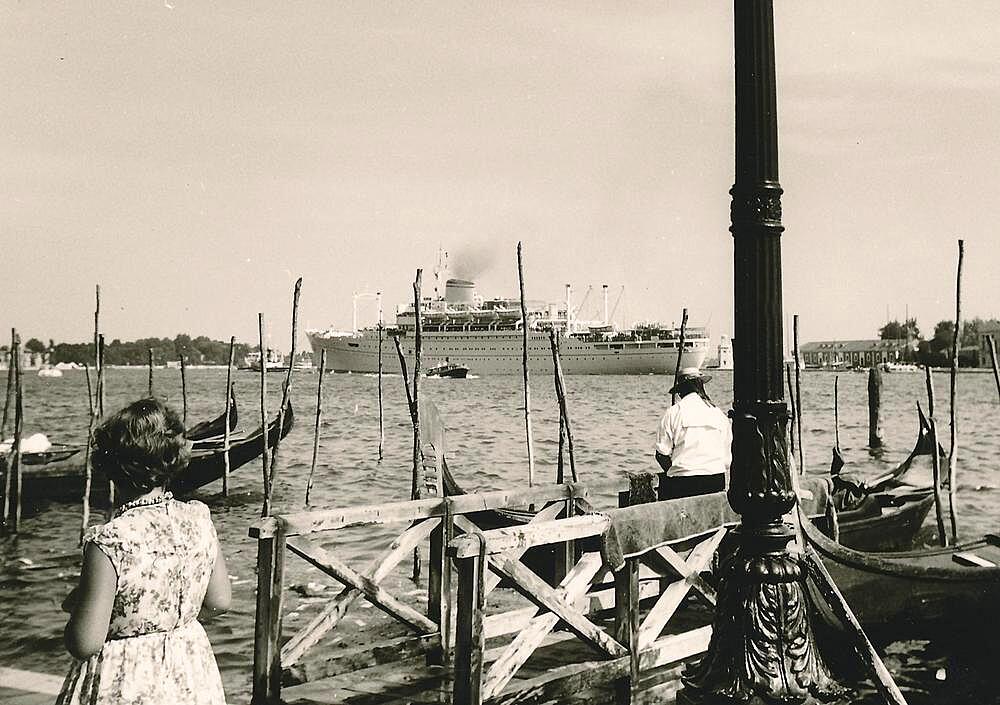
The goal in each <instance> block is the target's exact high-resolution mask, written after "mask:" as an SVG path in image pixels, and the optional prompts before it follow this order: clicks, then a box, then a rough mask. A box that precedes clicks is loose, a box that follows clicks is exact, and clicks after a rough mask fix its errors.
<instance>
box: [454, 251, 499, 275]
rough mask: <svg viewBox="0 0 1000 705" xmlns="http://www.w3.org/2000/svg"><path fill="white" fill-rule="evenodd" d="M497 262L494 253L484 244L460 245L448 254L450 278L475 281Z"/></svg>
mask: <svg viewBox="0 0 1000 705" xmlns="http://www.w3.org/2000/svg"><path fill="white" fill-rule="evenodd" d="M496 261H497V256H496V253H495V252H494V251H493V248H492V247H491V246H490V245H487V244H485V243H482V244H472V245H461V246H459V247H458V248H456V249H453V250H451V251H450V252H449V253H448V269H449V270H451V276H453V277H457V278H459V279H468V280H469V281H476V280H477V279H478V278H479V277H480V275H482V274H485V273H486V272H487V271H489V269H490V268H491V267H492V266H493V264H494V263H495V262H496Z"/></svg>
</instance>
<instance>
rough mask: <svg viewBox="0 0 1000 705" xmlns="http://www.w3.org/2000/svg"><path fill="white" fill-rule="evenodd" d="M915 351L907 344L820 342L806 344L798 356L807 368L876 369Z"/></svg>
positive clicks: (897, 342) (852, 341)
mask: <svg viewBox="0 0 1000 705" xmlns="http://www.w3.org/2000/svg"><path fill="white" fill-rule="evenodd" d="M915 350H916V343H915V342H911V343H909V344H908V343H907V342H906V341H905V340H821V341H819V342H815V343H805V344H804V345H803V346H802V347H801V348H800V349H799V354H800V355H801V356H802V361H803V363H804V364H805V365H806V366H807V367H874V366H875V365H879V364H881V363H883V362H899V361H900V360H905V359H907V358H908V357H909V356H910V355H911V354H912V353H913V352H914V351H915Z"/></svg>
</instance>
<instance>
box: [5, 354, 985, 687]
mask: <svg viewBox="0 0 1000 705" xmlns="http://www.w3.org/2000/svg"><path fill="white" fill-rule="evenodd" d="M714 375H715V379H714V380H713V381H712V382H711V383H710V384H709V390H710V393H711V394H712V395H713V397H714V398H715V400H716V401H717V402H718V403H719V405H720V406H722V407H724V408H725V407H728V406H729V405H730V404H731V401H732V373H729V372H718V371H717V372H715V373H714ZM107 376H108V378H107V389H108V394H107V399H108V403H107V408H109V409H115V408H118V407H120V406H122V405H123V404H125V403H127V402H129V401H131V400H134V399H136V398H138V397H140V396H143V395H145V392H146V384H147V372H146V370H145V369H138V368H137V369H109V370H108V373H107ZM318 377H319V376H318V375H317V374H308V373H303V374H299V373H296V376H295V379H294V381H293V391H292V400H293V404H294V406H295V410H296V425H295V428H294V429H293V430H292V431H291V433H290V434H289V436H288V437H287V438H286V439H285V441H284V442H283V444H282V446H281V451H280V463H279V466H280V471H279V473H280V474H279V478H278V483H277V489H276V495H275V511H276V512H278V513H280V512H283V511H298V510H301V509H303V508H304V501H303V500H304V494H305V487H306V479H307V475H308V472H309V465H310V460H311V456H312V439H313V424H314V419H315V416H314V415H315V409H316V383H317V380H318ZM837 377H839V404H838V406H839V420H840V423H839V426H840V445H841V448H842V450H843V452H844V455H845V456H846V458H847V459H848V461H849V463H850V465H851V466H852V467H851V469H852V471H857V472H859V473H863V474H869V473H870V474H873V475H874V474H876V473H878V472H879V471H883V470H885V469H888V468H890V467H892V466H893V465H894V464H896V463H897V462H899V461H900V460H902V459H903V458H904V457H905V456H906V454H907V453H908V451H909V450H910V448H911V447H912V445H913V442H914V440H915V438H916V432H917V421H916V412H915V405H916V402H917V400H924V399H925V398H926V393H925V389H924V376H923V374H914V373H895V374H885V375H884V377H883V379H884V388H883V409H882V416H883V433H884V438H885V442H886V448H885V451H884V453H883V454H882V455H881V457H879V458H873V457H871V456H870V454H869V452H868V450H867V448H866V446H867V440H868V433H867V413H868V412H867V396H866V394H867V392H866V390H867V375H864V374H856V373H850V372H846V373H840V374H839V375H837ZM225 379H226V372H225V370H224V369H189V370H188V379H187V387H188V390H189V411H188V413H189V418H190V419H191V420H192V422H194V421H199V420H202V419H206V418H209V417H212V416H215V415H217V414H219V413H221V411H222V409H223V408H224V403H225V402H224V388H225ZM234 379H235V381H236V394H237V399H238V408H239V414H240V424H239V425H240V428H241V429H242V430H246V431H250V430H252V429H253V428H255V427H256V426H257V425H259V423H260V405H259V391H258V390H259V386H258V385H259V376H258V375H257V374H252V373H250V372H238V373H234ZM282 379H283V376H281V375H277V374H272V375H270V376H269V379H268V386H269V392H270V394H269V397H270V398H269V409H271V410H272V411H273V410H274V409H276V408H277V406H278V403H279V397H280V383H281V380H282ZM834 379H835V375H834V374H832V373H828V372H806V373H804V375H803V389H802V397H803V409H804V414H803V415H804V422H803V431H804V433H803V440H804V450H805V463H806V466H807V468H809V469H810V471H811V472H817V473H823V472H826V469H827V468H828V467H829V463H830V449H831V447H832V445H833V441H834V413H833V407H834V404H833V400H834ZM24 381H25V392H24V394H25V396H24V399H25V402H24V417H25V426H24V429H25V432H26V434H28V433H35V432H42V433H45V434H47V435H48V436H49V438H50V439H51V440H52V441H53V442H62V443H81V442H84V441H85V436H86V425H87V399H86V381H85V377H84V373H83V372H82V371H67V372H66V373H65V374H64V376H63V377H61V378H38V377H36V376H35V375H34V374H33V373H26V375H25V378H24ZM377 384H378V380H377V378H376V377H375V376H374V375H350V374H343V375H327V376H326V378H325V383H324V386H325V389H324V395H323V396H324V401H323V414H324V419H323V424H322V440H321V443H320V455H319V467H318V469H317V471H316V478H315V487H314V489H313V496H312V504H313V506H314V507H318V508H324V507H325V508H333V507H338V506H348V505H355V504H362V503H377V502H388V501H398V500H403V499H406V498H408V496H409V487H410V463H411V453H412V446H411V443H412V431H411V428H410V423H409V419H408V416H407V412H406V409H405V395H404V391H403V386H402V380H401V378H400V377H398V376H386V377H385V378H384V379H383V390H384V406H385V412H384V418H385V424H384V425H385V446H384V458H383V460H382V461H381V462H379V460H378V398H377ZM935 385H936V392H937V397H938V405H937V407H938V408H937V415H938V417H939V419H941V422H940V428H941V434H942V443H943V444H944V445H945V447H946V448H947V447H948V433H947V418H948V413H949V407H948V376H947V375H945V374H940V373H939V374H936V375H935ZM567 386H568V390H567V392H568V404H569V409H570V415H571V418H572V422H573V432H574V438H575V446H576V457H577V467H578V470H579V474H580V479H581V481H584V482H586V481H587V480H592V479H596V478H603V477H608V476H611V475H613V474H615V473H623V472H626V471H628V472H641V471H651V470H653V469H655V467H654V466H655V463H653V460H652V447H653V443H654V440H655V429H656V424H657V420H658V417H659V415H660V414H661V413H662V412H663V410H664V409H665V407H666V405H667V404H669V395H668V394H667V393H666V392H667V389H668V388H669V386H670V378H668V377H662V376H638V377H628V376H626V377H618V376H615V377H575V376H574V377H569V378H567ZM155 388H156V392H157V394H158V395H160V396H162V397H164V398H166V399H167V400H168V401H169V402H170V403H172V404H174V405H176V407H177V408H178V409H180V406H181V391H180V390H181V385H180V375H179V371H178V370H172V369H171V370H167V369H160V370H157V371H156V375H155ZM420 394H421V395H422V396H424V395H426V396H427V397H430V398H432V399H433V400H434V401H435V402H436V403H437V405H438V406H439V408H440V410H441V413H442V415H443V417H444V419H445V422H446V424H447V425H448V428H449V431H448V441H449V444H448V445H449V461H450V462H449V464H450V466H451V467H452V469H453V472H454V473H455V475H456V476H457V477H458V479H459V481H460V482H462V483H463V485H464V486H466V487H467V488H470V489H472V488H475V489H484V490H485V489H500V488H504V487H511V486H517V485H524V484H525V483H526V481H527V480H526V474H527V471H526V467H527V460H526V451H525V431H524V418H523V410H522V409H523V396H522V394H523V392H522V389H521V380H520V378H519V377H508V376H499V377H483V378H475V377H472V378H469V379H466V380H448V379H424V380H421V383H420ZM957 396H958V404H957V412H958V425H957V428H958V449H959V450H958V458H959V461H958V477H959V503H960V504H959V507H960V512H959V522H960V527H961V533H962V535H963V536H964V537H967V538H970V537H974V536H976V535H977V534H979V535H981V534H982V533H983V532H986V531H994V530H995V529H996V527H997V524H998V523H1000V493H998V492H997V487H998V486H1000V460H998V455H1000V454H998V451H1000V443H998V439H1000V406H998V404H997V392H996V389H995V387H994V383H993V378H992V376H991V375H986V374H975V373H967V374H961V375H959V377H958V393H957ZM531 398H532V420H533V425H534V439H535V455H536V473H537V478H538V481H539V482H547V481H551V480H552V479H554V476H555V461H556V449H557V433H558V423H557V420H558V416H557V410H556V403H555V396H554V391H553V387H552V381H551V379H549V378H542V377H537V376H536V377H533V378H532V397H531ZM231 487H232V492H231V494H230V496H229V497H228V498H225V497H222V496H221V487H220V486H219V485H218V483H216V484H215V485H211V486H209V487H207V488H204V489H203V490H202V491H200V492H199V493H198V495H197V497H198V498H199V499H201V500H202V501H204V502H206V503H207V504H208V505H209V506H210V507H211V509H212V514H213V517H214V520H215V523H216V526H217V528H218V530H219V535H220V538H221V540H222V542H223V548H224V551H225V554H226V558H227V561H228V568H229V573H230V578H231V581H232V584H233V593H234V606H233V609H232V611H231V612H229V613H228V614H227V615H225V616H223V617H221V618H219V619H217V620H215V621H214V622H211V623H210V624H208V625H207V627H206V628H207V630H208V632H209V636H210V637H211V639H212V642H213V645H214V648H215V652H216V656H217V659H218V662H219V666H220V669H221V670H222V673H223V680H224V682H225V686H226V691H227V695H228V697H229V700H230V702H236V703H239V702H247V701H248V700H249V691H250V689H249V681H250V664H251V659H252V652H253V648H252V644H253V613H254V590H255V585H256V579H255V575H254V570H255V560H256V544H255V542H254V541H252V540H251V539H249V538H248V537H247V529H248V527H249V526H250V525H251V523H253V522H254V520H255V519H256V518H257V517H258V516H259V514H260V505H261V500H262V494H261V491H260V488H261V464H260V461H259V460H258V461H255V462H252V463H250V464H248V465H246V466H244V467H243V468H241V469H239V470H238V471H237V472H236V473H235V474H234V475H233V476H232V481H231ZM610 501H611V499H610V498H608V503H609V504H610ZM79 523H80V507H79V506H76V505H65V504H50V505H43V506H40V507H37V508H33V509H30V510H29V511H27V512H26V516H25V518H24V520H23V523H22V532H21V534H20V535H19V536H17V537H0V664H2V665H5V666H11V667H16V668H23V669H29V670H35V671H42V672H47V673H53V674H62V673H64V672H65V671H66V669H67V668H68V665H69V658H70V657H69V656H68V655H67V654H66V653H65V651H64V650H63V647H62V629H63V626H64V624H65V614H63V613H62V612H61V611H60V608H59V605H60V603H61V601H62V599H63V598H64V597H65V595H66V593H68V592H69V590H70V589H71V588H72V587H73V586H74V585H75V582H76V579H77V576H78V574H79V558H80V554H79V549H78V548H77V545H76V540H77V534H78V531H79ZM399 530H400V528H399V527H394V526H390V527H386V528H375V529H371V528H369V529H365V530H348V531H344V532H338V533H339V534H340V535H338V536H330V537H327V538H325V539H324V541H321V544H322V545H324V546H327V547H330V548H334V547H335V548H336V551H337V555H338V556H339V557H342V558H344V559H345V560H347V561H348V563H351V564H352V565H355V566H363V565H365V563H366V562H367V561H370V560H371V559H372V558H374V557H375V556H376V555H377V554H378V553H379V552H380V551H381V550H383V548H384V547H385V546H386V545H387V544H388V543H389V541H391V539H392V538H393V537H394V536H395V534H396V533H398V531H399ZM334 539H336V542H334ZM286 566H287V573H286V584H290V585H291V586H292V590H290V591H289V593H288V596H287V598H286V601H285V634H286V635H289V634H291V633H293V632H294V631H295V630H296V629H297V628H298V627H300V626H302V625H304V624H305V623H306V622H307V621H308V620H309V619H310V618H311V616H312V615H313V614H314V613H315V611H316V610H318V609H319V607H320V605H321V604H322V595H323V594H326V595H331V594H333V590H334V589H336V588H335V586H334V585H333V584H332V582H333V581H331V580H330V579H327V578H325V577H324V576H323V575H322V574H321V573H319V572H318V571H316V570H314V569H311V568H309V567H308V566H306V564H305V563H303V562H302V561H299V560H297V559H296V558H294V557H290V558H288V560H287V562H286ZM408 572H409V570H408V566H407V565H405V564H404V565H402V566H400V568H399V569H397V571H396V574H395V575H394V576H393V577H392V578H390V580H389V581H388V582H387V583H386V585H387V586H388V587H389V589H390V590H391V591H393V592H395V593H397V594H398V593H404V594H405V593H410V594H412V595H414V596H416V595H417V594H418V593H419V592H423V591H425V585H424V584H420V585H416V584H414V583H412V582H410V581H409V579H408V578H407V577H406V575H407V574H408ZM386 622H387V618H386V617H385V616H384V615H383V614H382V613H381V612H379V611H378V610H376V609H373V608H372V607H371V606H370V605H368V604H367V603H363V601H360V600H359V601H358V602H356V603H355V604H354V606H353V607H352V608H351V609H350V610H349V611H348V613H347V617H346V619H345V621H344V622H343V623H342V625H341V627H338V630H337V631H336V632H335V633H334V634H333V635H329V636H328V637H327V638H326V640H325V641H324V642H321V646H320V647H318V648H321V649H339V648H343V647H344V646H346V645H349V644H350V643H351V641H352V640H353V639H356V638H357V637H358V634H359V633H360V632H362V630H365V631H367V630H370V629H381V628H382V627H383V626H384V625H385V624H386ZM973 651H974V650H973ZM886 663H887V665H888V666H889V667H890V669H891V670H892V671H893V672H894V674H895V676H896V678H897V682H898V683H899V684H900V685H901V687H902V688H903V690H904V693H905V694H906V696H907V699H908V701H909V702H910V703H911V705H917V704H918V703H937V704H941V703H953V704H954V705H959V704H962V705H964V704H966V703H968V704H971V703H983V702H1000V700H997V699H996V697H997V696H996V695H995V693H996V692H997V690H998V688H997V685H998V683H997V680H996V678H997V675H996V673H995V671H996V669H995V668H993V669H991V670H990V672H987V669H986V667H985V664H977V663H975V662H974V661H970V660H969V659H968V658H966V657H965V656H960V655H957V654H954V653H949V651H948V649H947V648H945V647H944V646H943V645H940V644H933V643H927V642H914V641H909V642H902V643H897V644H893V645H891V646H889V647H888V649H887V652H886ZM857 702H865V703H869V702H870V703H876V702H880V700H879V698H878V697H877V696H875V694H874V693H872V692H869V691H867V690H866V689H864V688H862V689H861V693H860V694H859V696H858V699H857Z"/></svg>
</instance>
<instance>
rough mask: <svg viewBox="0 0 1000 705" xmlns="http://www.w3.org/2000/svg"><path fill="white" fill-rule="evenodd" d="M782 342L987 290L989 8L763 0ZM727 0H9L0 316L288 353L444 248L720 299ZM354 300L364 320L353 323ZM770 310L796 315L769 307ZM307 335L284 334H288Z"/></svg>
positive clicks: (392, 292)
mask: <svg viewBox="0 0 1000 705" xmlns="http://www.w3.org/2000/svg"><path fill="white" fill-rule="evenodd" d="M775 4H776V7H775V31H776V55H777V79H778V120H779V149H780V180H781V184H782V186H783V188H784V190H785V194H784V196H783V199H782V206H783V222H784V225H785V228H786V231H785V235H784V236H783V239H782V258H783V286H784V291H783V299H784V311H785V314H786V317H788V318H789V319H790V317H791V315H792V314H798V315H799V317H800V331H801V332H800V336H801V339H802V340H803V341H809V340H821V339H833V338H865V337H874V335H875V333H876V331H877V329H878V328H879V327H880V326H881V325H883V324H884V323H885V321H886V319H887V316H888V317H891V318H898V319H902V318H903V317H904V315H905V313H906V312H908V313H909V314H910V315H911V316H913V317H916V319H917V321H918V323H919V324H920V327H921V329H922V331H923V332H925V333H926V334H930V333H931V332H932V331H933V326H934V324H935V323H936V322H937V321H939V320H942V319H948V318H953V317H954V315H955V277H956V265H957V259H958V246H957V241H958V239H959V238H962V239H964V240H965V250H966V254H965V261H964V269H963V277H962V309H963V316H967V317H971V316H981V317H993V316H997V317H1000V278H998V277H997V276H996V275H995V274H994V272H993V271H992V270H993V267H994V265H995V264H996V263H997V262H998V261H1000V236H998V234H997V232H996V230H995V228H996V227H997V223H998V222H1000V197H998V194H1000V169H998V168H997V165H998V164H1000V138H998V136H997V135H998V132H997V128H996V126H997V125H998V124H1000V5H997V4H996V3H992V2H972V1H963V2H954V0H937V1H934V2H920V1H918V0H905V1H896V0H892V1H890V0H881V1H880V2H878V3H872V2H858V1H843V0H837V1H836V2H835V1H834V0H827V1H824V2H819V1H794V2H793V1H791V0H785V1H781V0H779V2H776V3H775ZM732 43H733V27H732V4H731V3H728V2H704V0H691V1H683V2H681V1H679V0H666V1H664V0H656V1H655V2H643V1H636V2H629V3H618V2H608V3H593V2H576V1H574V2H545V3H537V2H504V3H461V2H443V1H436V2H406V3H401V2H371V3H369V2H364V3H362V2H357V3H350V2H337V3H330V2H315V3H310V2H301V3H255V2H240V3H232V2H221V1H220V2H215V3H211V4H206V3H193V2H188V1H186V0H167V1H166V2H164V1H163V0H161V1H160V2H152V1H150V2H133V3H90V2H82V3H70V2H59V3H57V2H52V3H35V2H15V1H14V0H11V1H10V2H5V3H2V4H0V65H2V66H3V67H4V71H3V74H4V75H3V78H2V79H0V81H2V83H3V86H4V90H3V99H2V100H0V154H2V155H3V159H0V250H2V252H3V258H2V262H3V269H4V272H3V276H2V280H0V281H2V283H0V330H5V329H9V328H10V327H12V326H16V327H17V328H18V330H19V331H20V332H21V334H22V337H24V338H28V337H32V336H34V337H39V338H42V339H45V340H47V339H49V338H53V339H55V340H57V341H85V340H88V339H89V338H90V337H91V336H92V331H93V310H94V287H95V285H96V284H100V286H101V294H102V320H101V328H102V331H103V332H104V333H105V335H106V337H107V338H108V339H109V340H111V339H114V338H120V339H122V340H131V339H135V338H139V337H147V336H157V337H168V336H169V337H172V336H173V335H175V334H177V333H179V332H185V333H190V334H192V335H208V336H210V337H213V338H216V339H220V340H226V339H228V338H229V336H230V335H235V336H236V337H237V338H238V339H239V340H243V341H254V340H256V338H257V314H258V312H262V313H264V315H265V319H266V321H267V327H268V334H269V336H270V338H271V342H272V345H273V346H274V347H278V348H282V349H285V350H287V349H288V347H289V345H288V341H289V337H290V319H291V301H292V288H293V284H294V281H295V279H296V278H297V277H299V276H301V277H302V278H303V282H304V283H303V287H302V300H301V312H300V325H301V328H302V329H303V330H304V329H306V328H326V327H328V326H330V325H335V326H337V327H339V328H348V329H349V328H350V326H351V322H352V308H351V298H352V293H353V292H355V291H370V292H374V291H376V290H381V291H383V292H384V297H385V302H386V303H385V307H386V311H387V313H389V314H391V311H392V310H393V307H394V306H395V304H397V303H402V302H405V301H408V300H410V299H411V297H412V289H411V286H412V282H413V279H414V275H415V270H416V269H417V268H418V267H423V268H424V270H425V276H424V282H425V285H424V286H425V291H426V290H427V289H428V288H429V287H430V282H431V281H432V276H431V270H432V268H433V266H434V264H435V261H436V257H437V251H438V249H439V248H444V249H446V250H448V251H449V252H450V253H451V262H452V264H453V265H454V268H455V269H456V270H462V271H459V272H457V273H459V274H464V275H466V276H469V277H472V278H475V279H476V281H477V285H478V290H479V292H480V293H481V294H483V295H486V296H488V297H491V296H497V295H507V296H515V295H516V294H517V287H518V283H517V282H518V280H517V263H516V262H517V261H516V246H517V243H518V242H519V241H521V242H523V248H524V270H525V288H526V292H527V295H528V297H529V298H532V299H548V300H552V301H559V300H562V298H563V296H564V285H565V284H567V283H571V284H572V285H573V288H574V291H575V292H577V293H576V295H575V296H576V300H577V301H579V298H580V297H582V296H583V293H584V292H585V291H586V289H587V287H588V286H593V287H594V289H595V291H594V293H592V294H591V295H590V297H589V298H588V299H587V303H586V305H585V307H584V310H583V311H582V312H581V315H583V316H585V317H588V316H589V317H596V316H597V313H598V309H599V307H600V299H601V297H600V286H601V285H602V284H608V286H609V289H610V291H611V298H612V304H614V301H615V300H616V299H618V292H619V290H620V289H621V287H622V286H624V294H623V295H622V296H621V301H620V303H619V305H618V307H617V309H616V314H617V315H616V317H617V318H618V320H620V321H621V320H625V321H626V322H631V321H635V320H646V321H651V320H656V321H660V322H664V323H667V322H670V321H676V322H679V320H680V315H681V310H682V308H684V307H687V308H688V309H689V312H690V320H691V322H692V324H699V325H708V327H709V328H710V330H711V332H712V334H713V336H714V337H717V336H718V335H720V334H730V333H731V331H732V327H733V325H732V317H733V300H732V299H733V286H732V278H733V271H732V241H731V235H730V234H729V232H728V227H729V200H730V199H729V195H728V191H729V189H730V187H731V186H732V182H733V174H734V168H733V129H734V127H733V49H732ZM374 316H375V307H374V303H373V302H372V300H370V299H366V300H363V301H362V302H361V304H360V308H359V317H360V321H361V323H370V322H372V321H373V320H374ZM789 338H790V335H789ZM299 345H300V346H301V345H305V338H304V336H300V342H299Z"/></svg>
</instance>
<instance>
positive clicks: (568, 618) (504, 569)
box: [490, 519, 626, 656]
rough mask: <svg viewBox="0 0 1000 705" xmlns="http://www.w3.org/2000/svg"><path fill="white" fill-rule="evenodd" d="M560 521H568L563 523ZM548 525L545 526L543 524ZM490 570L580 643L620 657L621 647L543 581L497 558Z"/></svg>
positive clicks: (518, 563) (506, 560)
mask: <svg viewBox="0 0 1000 705" xmlns="http://www.w3.org/2000/svg"><path fill="white" fill-rule="evenodd" d="M562 521H571V520H569V519H563V520H562ZM546 523H548V522H546ZM490 569H491V570H494V571H499V572H500V573H501V574H502V575H503V577H505V578H507V579H509V580H510V581H511V583H512V586H513V587H514V589H515V590H517V591H518V592H519V593H521V594H522V595H524V596H525V597H526V598H528V599H529V600H530V601H531V602H533V603H535V604H536V605H537V606H538V607H541V608H542V609H545V610H549V611H551V612H555V613H556V615H558V617H559V618H560V619H562V621H564V622H565V623H566V626H567V627H569V629H570V630H572V631H573V632H574V633H575V634H576V635H577V636H578V637H580V639H582V640H583V641H585V642H587V643H588V644H590V645H591V646H593V647H594V648H596V649H598V650H599V651H602V652H604V653H605V654H608V655H609V656H621V655H623V654H624V653H626V651H625V647H624V646H622V645H621V644H619V643H618V642H617V641H615V640H614V639H613V638H612V637H611V636H609V635H608V634H607V633H606V632H605V631H604V630H602V629H601V628H600V627H598V626H597V625H596V624H594V623H593V622H591V621H590V620H588V619H587V618H586V617H585V616H584V615H583V614H582V613H581V612H578V611H577V610H575V609H574V608H573V605H570V604H568V603H567V602H566V600H565V599H563V598H562V597H561V596H559V595H558V594H557V593H556V591H555V590H554V589H553V588H552V587H550V586H549V585H548V583H546V582H545V581H544V580H542V579H541V578H539V577H538V576H537V575H535V574H534V573H533V572H531V571H530V570H528V569H527V568H525V567H524V565H523V564H522V563H520V562H519V561H514V560H510V559H504V558H498V559H497V560H496V562H494V561H490Z"/></svg>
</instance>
